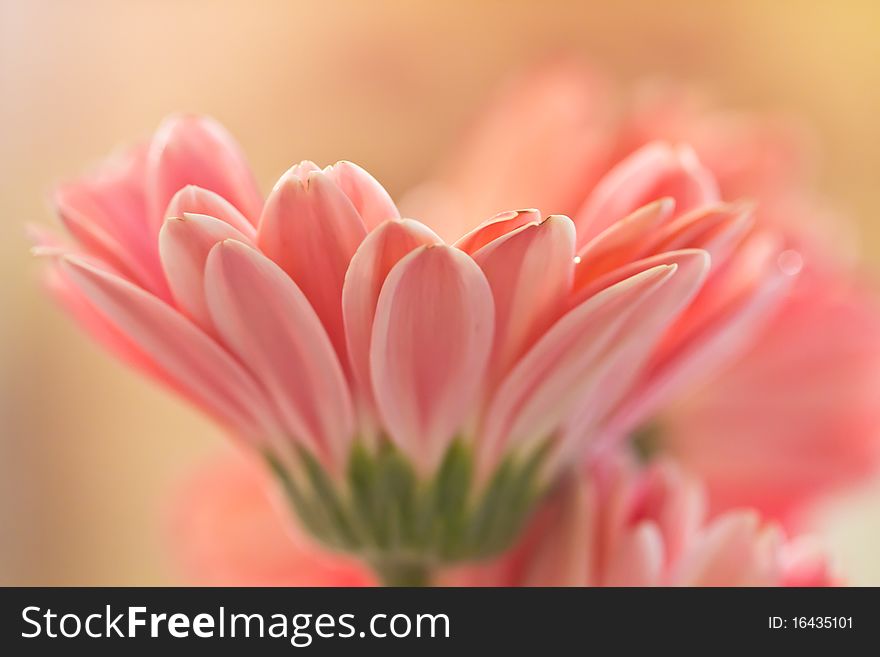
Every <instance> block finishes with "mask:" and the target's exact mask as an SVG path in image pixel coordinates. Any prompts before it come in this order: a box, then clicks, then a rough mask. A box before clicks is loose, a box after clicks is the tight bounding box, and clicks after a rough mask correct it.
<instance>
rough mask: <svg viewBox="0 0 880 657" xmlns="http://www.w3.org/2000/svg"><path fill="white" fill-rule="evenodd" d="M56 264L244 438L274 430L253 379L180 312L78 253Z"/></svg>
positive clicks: (260, 437)
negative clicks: (79, 256) (89, 261)
mask: <svg viewBox="0 0 880 657" xmlns="http://www.w3.org/2000/svg"><path fill="white" fill-rule="evenodd" d="M59 266H60V267H61V268H62V270H63V271H64V274H65V275H66V276H67V277H68V280H69V281H70V282H71V283H72V284H73V285H75V286H76V287H77V288H78V289H79V290H80V291H81V292H82V293H83V295H84V296H85V297H86V298H87V299H88V300H89V302H90V303H92V304H94V306H96V307H97V308H98V309H99V310H100V311H101V312H102V313H103V314H104V315H105V316H106V317H107V318H108V319H109V320H110V321H111V322H112V323H113V325H114V326H115V327H117V328H118V329H119V330H120V331H122V332H123V333H124V334H125V335H126V336H127V337H128V339H130V340H132V341H133V342H135V343H136V344H137V345H138V347H139V348H140V349H141V350H143V352H144V353H146V354H147V355H148V356H149V357H150V358H151V359H152V360H153V362H155V363H156V364H157V365H158V366H159V367H161V368H162V369H163V370H164V371H165V372H166V373H167V375H168V376H169V377H171V378H172V379H173V380H174V381H175V382H176V383H177V384H178V385H179V386H181V387H183V388H184V389H186V390H187V391H188V393H189V396H190V397H192V398H194V399H196V400H198V402H199V403H200V404H201V405H202V406H203V407H205V408H207V409H208V410H209V411H210V412H211V413H212V414H214V415H215V416H217V417H220V418H221V419H222V420H223V421H224V422H226V423H227V424H229V425H231V426H232V427H234V428H236V429H237V430H238V431H239V433H240V434H241V435H242V436H243V437H244V438H245V439H249V440H253V441H262V440H265V439H266V438H267V437H270V436H271V435H272V434H273V433H274V432H275V424H274V420H273V419H272V415H271V413H270V412H269V411H268V409H267V408H266V407H265V405H264V401H263V396H262V393H261V392H260V390H259V388H258V387H257V385H256V384H255V382H254V380H253V379H252V378H251V377H250V375H249V374H248V373H247V372H246V371H245V370H244V369H243V368H242V367H241V366H240V365H239V364H238V362H237V361H236V360H235V359H234V358H232V357H231V356H230V355H229V354H228V353H227V352H226V351H224V350H223V349H222V348H221V347H220V346H219V345H218V344H217V343H216V342H214V341H213V340H212V339H211V338H209V337H208V336H207V335H206V334H205V333H204V332H202V331H201V330H200V329H199V328H197V327H196V326H195V325H194V324H192V323H191V322H190V321H189V320H188V319H186V318H185V317H184V316H183V315H181V314H180V313H178V312H177V311H176V310H174V309H173V308H171V307H170V306H168V305H167V304H166V303H164V302H163V301H161V300H159V299H157V298H156V297H154V296H153V295H151V294H149V293H148V292H145V291H143V290H142V289H140V288H139V287H137V286H135V285H132V284H131V283H129V282H128V281H125V280H123V279H121V278H119V277H118V276H115V275H113V274H110V273H108V272H104V271H101V270H99V269H98V268H96V267H95V266H93V265H90V264H88V263H86V262H84V261H83V260H81V259H80V258H77V257H73V256H67V257H65V258H63V259H62V260H61V262H60V265H59Z"/></svg>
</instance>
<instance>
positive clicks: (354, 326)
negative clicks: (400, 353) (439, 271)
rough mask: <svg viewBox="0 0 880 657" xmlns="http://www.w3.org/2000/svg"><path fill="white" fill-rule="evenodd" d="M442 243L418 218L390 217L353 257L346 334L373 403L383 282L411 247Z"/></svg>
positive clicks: (345, 300) (345, 302) (345, 292)
mask: <svg viewBox="0 0 880 657" xmlns="http://www.w3.org/2000/svg"><path fill="white" fill-rule="evenodd" d="M441 243H442V241H441V239H440V238H439V237H437V235H436V234H435V233H434V232H433V231H432V230H431V229H430V228H428V227H427V226H425V225H423V224H420V223H419V222H418V221H414V220H412V219H397V220H391V221H386V222H385V223H383V224H381V225H380V226H379V227H378V228H376V229H374V230H373V231H372V232H370V234H369V235H367V237H366V239H365V240H364V241H363V243H362V244H361V245H360V247H358V250H357V251H356V252H355V254H354V256H353V257H352V259H351V264H350V265H349V267H348V271H347V272H346V274H345V284H344V285H343V286H342V314H343V318H344V320H345V338H346V341H347V345H348V357H349V361H350V363H351V369H352V372H353V373H354V376H355V380H356V381H357V383H358V386H359V387H360V390H361V391H362V392H363V393H364V394H365V396H366V397H367V401H368V402H370V403H372V402H373V394H372V389H373V388H372V383H371V381H370V340H371V336H372V335H373V319H374V318H375V315H376V304H377V303H378V301H379V292H380V291H381V290H382V284H383V283H384V282H385V279H386V278H387V276H388V272H390V271H391V268H392V267H394V265H396V264H397V262H398V261H399V260H400V259H401V258H403V257H404V256H405V255H406V254H408V253H409V252H410V251H412V250H414V249H416V248H418V247H420V246H424V245H426V244H441Z"/></svg>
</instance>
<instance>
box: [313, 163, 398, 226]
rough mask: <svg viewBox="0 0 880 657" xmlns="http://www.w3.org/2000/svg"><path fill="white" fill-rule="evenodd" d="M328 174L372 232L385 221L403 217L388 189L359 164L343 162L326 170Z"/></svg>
mask: <svg viewBox="0 0 880 657" xmlns="http://www.w3.org/2000/svg"><path fill="white" fill-rule="evenodd" d="M324 173H325V174H327V177H328V178H330V180H332V181H333V182H335V183H336V185H337V186H338V187H339V189H341V190H342V193H343V194H345V195H346V196H347V197H348V200H349V201H351V203H352V205H354V208H355V210H357V213H358V214H359V215H360V216H361V219H363V221H364V225H365V226H366V227H367V230H368V231H369V230H373V229H374V228H376V227H377V226H378V225H380V224H381V223H382V222H384V221H388V220H389V219H399V218H400V212H398V210H397V206H396V205H394V201H392V200H391V196H389V195H388V192H386V191H385V188H384V187H382V185H380V184H379V182H378V181H377V180H376V179H375V178H373V176H371V175H370V174H369V173H367V172H366V171H365V170H364V169H362V168H361V167H359V166H358V165H357V164H354V163H353V162H346V161H345V160H343V161H341V162H337V163H336V164H334V165H333V166H330V167H327V168H325V169H324Z"/></svg>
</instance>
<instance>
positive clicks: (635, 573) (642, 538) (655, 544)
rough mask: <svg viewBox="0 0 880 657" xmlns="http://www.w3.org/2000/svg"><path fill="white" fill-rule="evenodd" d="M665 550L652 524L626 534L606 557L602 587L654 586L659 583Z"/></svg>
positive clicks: (637, 527)
mask: <svg viewBox="0 0 880 657" xmlns="http://www.w3.org/2000/svg"><path fill="white" fill-rule="evenodd" d="M664 559H665V549H664V545H663V537H662V536H661V535H660V531H659V530H658V529H657V526H656V525H655V524H654V523H652V522H643V523H640V524H639V525H637V526H636V527H634V528H632V529H630V530H629V531H627V532H625V533H624V534H623V535H622V536H621V537H620V539H619V540H618V542H617V544H616V545H615V550H614V553H613V554H611V555H609V562H608V564H607V566H606V569H605V573H604V577H603V579H602V582H601V583H602V585H603V586H657V585H659V584H660V583H661V579H660V578H661V575H662V573H663V561H664Z"/></svg>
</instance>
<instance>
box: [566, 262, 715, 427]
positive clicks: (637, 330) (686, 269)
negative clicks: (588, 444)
mask: <svg viewBox="0 0 880 657" xmlns="http://www.w3.org/2000/svg"><path fill="white" fill-rule="evenodd" d="M664 265H665V266H674V267H676V269H677V272H676V275H675V276H674V277H673V278H672V280H671V281H670V283H669V284H668V285H666V286H664V288H663V289H662V290H660V291H659V292H658V293H657V294H656V295H654V296H653V298H651V299H649V300H647V301H646V302H645V303H644V307H643V308H642V309H641V310H640V312H639V314H637V315H633V316H632V318H631V319H627V320H626V322H625V323H624V325H623V326H622V327H621V329H620V330H621V331H622V333H623V334H624V335H631V336H637V339H632V340H624V339H621V340H619V341H618V342H617V344H616V345H615V347H616V351H615V356H616V361H613V362H614V366H613V367H608V368H606V369H605V370H604V371H599V372H597V378H596V380H595V381H594V384H593V385H594V388H593V390H596V391H601V395H600V396H598V397H595V398H593V399H591V400H589V403H585V404H582V405H580V406H579V408H578V409H577V410H576V411H575V412H574V413H573V414H572V415H571V416H570V417H569V419H568V422H567V423H566V428H565V434H564V436H563V439H564V441H566V442H574V443H576V442H577V441H578V440H582V438H579V437H582V436H584V435H591V434H593V433H594V432H595V431H596V430H597V427H598V425H600V424H601V425H602V427H603V430H604V431H605V433H607V434H610V433H612V429H614V430H617V428H618V425H617V422H616V417H617V416H616V415H614V418H615V421H612V419H611V418H610V417H609V414H612V412H613V411H615V412H616V407H617V406H618V404H623V405H627V404H628V403H630V402H632V403H635V404H640V403H642V394H643V392H642V391H641V390H640V389H638V385H637V384H638V382H639V380H640V377H641V376H642V375H643V372H644V370H645V368H646V366H647V363H648V362H649V361H650V359H651V357H652V355H653V353H654V352H655V351H656V350H657V349H658V346H657V345H658V343H659V342H660V339H661V337H663V335H664V333H665V332H666V331H667V330H668V329H669V327H670V326H671V325H672V324H673V322H674V321H675V320H676V319H677V318H678V316H679V315H680V314H681V313H682V311H683V310H685V308H686V307H687V305H688V304H689V303H690V302H691V301H692V300H693V298H694V296H695V295H696V294H697V292H698V291H699V290H700V287H701V286H702V285H703V282H704V281H705V280H706V275H707V274H708V271H709V256H708V254H707V253H706V252H705V251H701V250H699V249H685V250H682V251H675V252H671V253H661V254H659V255H656V256H652V257H650V258H645V259H644V260H640V261H637V262H634V263H631V264H629V265H627V266H625V267H621V268H619V269H617V270H615V271H613V272H610V273H609V274H606V275H605V276H602V277H601V278H600V279H599V280H598V281H596V282H595V283H591V284H590V285H589V286H588V288H587V289H586V290H582V291H581V292H580V293H579V297H578V298H587V299H589V298H590V297H592V296H593V295H597V294H601V293H602V292H601V290H604V289H607V287H608V286H611V285H615V284H617V283H618V282H619V281H621V280H628V279H629V278H630V277H631V276H633V275H634V274H635V273H637V272H639V271H643V270H645V269H649V268H654V267H658V266H664ZM628 428H630V429H631V428H632V427H628Z"/></svg>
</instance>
